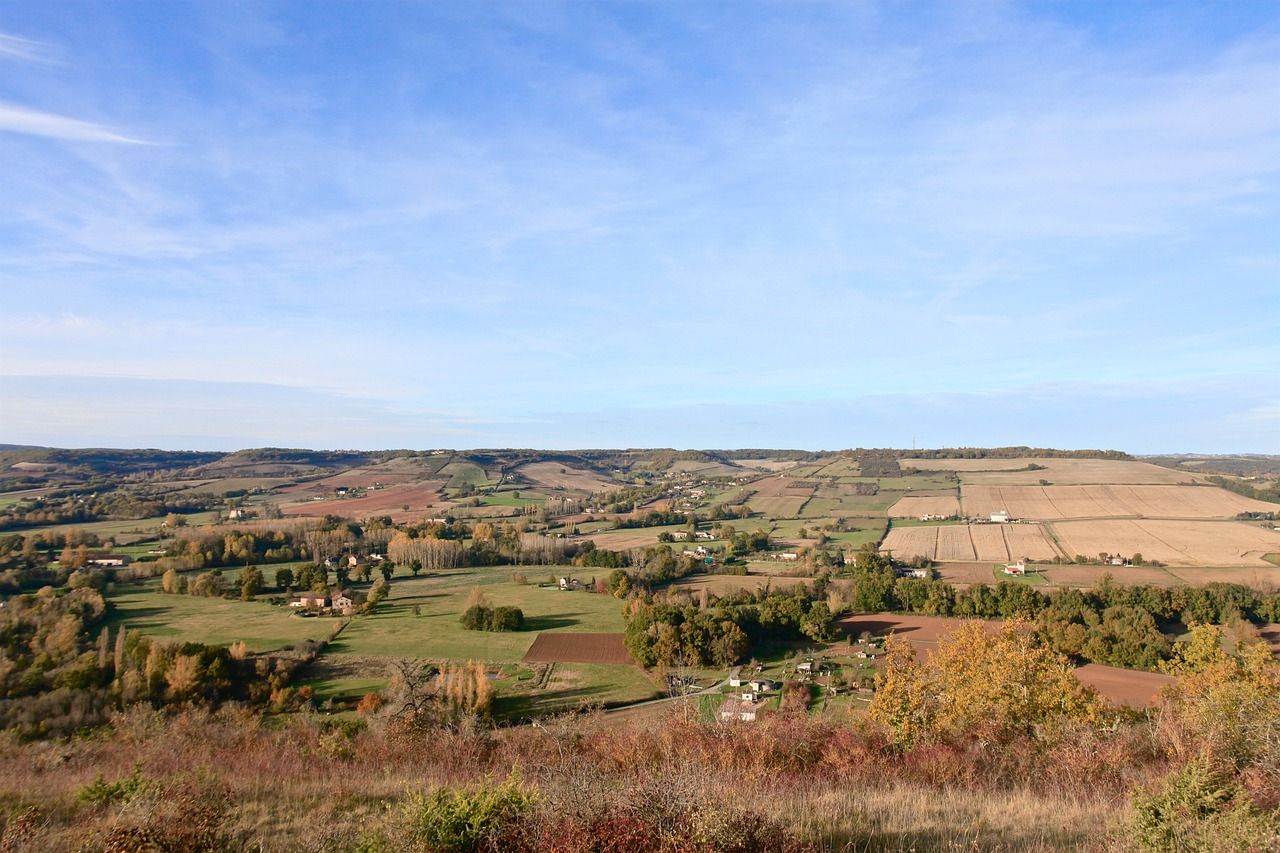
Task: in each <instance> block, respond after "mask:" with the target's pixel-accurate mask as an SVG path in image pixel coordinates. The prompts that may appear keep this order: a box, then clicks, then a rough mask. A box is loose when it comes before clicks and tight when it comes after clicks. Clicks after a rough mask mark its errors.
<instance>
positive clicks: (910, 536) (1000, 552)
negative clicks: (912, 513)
mask: <svg viewBox="0 0 1280 853" xmlns="http://www.w3.org/2000/svg"><path fill="white" fill-rule="evenodd" d="M881 550H882V551H892V552H893V554H894V556H895V557H897V558H898V559H900V560H909V559H911V558H912V557H915V556H923V557H928V558H929V559H931V560H938V561H939V562H968V561H976V560H992V561H1004V560H1008V559H1015V560H1016V559H1019V558H1021V557H1029V558H1031V559H1033V560H1051V559H1053V558H1054V557H1055V556H1057V553H1058V552H1057V550H1056V549H1055V548H1054V547H1053V543H1052V542H1051V541H1050V540H1049V539H1048V538H1047V537H1046V531H1045V529H1044V527H1043V526H1042V525H1038V524H944V525H939V526H936V527H895V528H893V529H892V530H890V531H889V535H888V536H887V537H885V540H884V544H883V545H882V546H881ZM1081 553H1090V552H1087V551H1085V552H1081ZM1092 553H1095V554H1096V553H1097V552H1096V551H1094V552H1092ZM1144 553H1145V552H1144ZM987 580H990V578H987Z"/></svg>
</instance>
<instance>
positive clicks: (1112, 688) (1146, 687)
mask: <svg viewBox="0 0 1280 853" xmlns="http://www.w3.org/2000/svg"><path fill="white" fill-rule="evenodd" d="M1076 678H1078V679H1080V681H1081V683H1082V684H1084V685H1085V686H1086V687H1092V688H1093V689H1094V690H1096V691H1098V695H1099V696H1102V697H1103V698H1104V699H1106V700H1108V701H1109V702H1112V703H1113V704H1116V705H1126V706H1128V707H1130V708H1145V707H1146V706H1148V705H1151V704H1152V703H1154V702H1155V701H1156V699H1157V698H1158V697H1159V695H1160V690H1161V688H1163V687H1164V686H1165V685H1166V684H1172V683H1173V678H1172V676H1168V675H1162V674H1161V673H1158V672H1142V671H1141V670H1136V669H1121V668H1119V667H1115V666H1103V665H1102V664H1100V663H1087V664H1085V665H1084V666H1081V667H1077V668H1076Z"/></svg>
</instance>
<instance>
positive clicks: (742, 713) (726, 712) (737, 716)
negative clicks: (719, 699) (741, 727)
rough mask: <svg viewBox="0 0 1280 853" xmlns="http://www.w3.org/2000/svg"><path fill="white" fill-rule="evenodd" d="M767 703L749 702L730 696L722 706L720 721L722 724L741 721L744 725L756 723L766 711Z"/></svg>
mask: <svg viewBox="0 0 1280 853" xmlns="http://www.w3.org/2000/svg"><path fill="white" fill-rule="evenodd" d="M767 704H768V703H767V702H747V701H744V700H742V699H738V698H736V697H734V696H730V697H729V698H728V699H726V700H724V704H723V705H721V706H720V720H721V721H722V722H726V723H729V722H733V721H734V720H740V721H742V722H744V723H754V722H755V721H756V719H757V718H758V717H759V715H760V712H761V711H763V710H764V707H765V705H767Z"/></svg>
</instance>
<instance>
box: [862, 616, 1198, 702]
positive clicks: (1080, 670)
mask: <svg viewBox="0 0 1280 853" xmlns="http://www.w3.org/2000/svg"><path fill="white" fill-rule="evenodd" d="M975 622H976V623H977V624H980V625H982V626H983V627H984V628H986V629H987V630H989V631H995V630H997V629H998V628H999V627H1000V624H1001V623H1000V622H998V621H994V620H974V619H959V618H956V617H949V616H921V615H918V614H914V613H913V614H901V613H870V614H866V615H862V616H849V617H846V618H844V619H841V620H840V621H839V626H840V628H841V630H843V631H845V632H847V633H849V634H851V635H853V636H857V635H859V634H861V633H862V632H863V631H870V632H871V633H872V634H875V635H884V634H889V633H893V634H896V635H898V636H900V637H905V638H906V639H908V640H910V641H911V644H912V646H914V647H915V649H916V654H917V656H923V655H927V654H928V653H929V652H930V651H932V650H933V649H934V648H935V647H936V646H937V643H938V640H939V639H940V638H942V637H945V636H947V635H948V634H950V633H951V632H952V631H954V630H956V629H957V628H959V627H961V626H962V625H966V624H973V623H975ZM1076 677H1077V678H1079V679H1080V682H1081V683H1082V684H1084V685H1085V686H1086V687H1092V688H1093V689H1094V690H1096V691H1097V692H1098V695H1100V696H1101V697H1102V698H1104V699H1106V700H1107V701H1108V702H1111V703H1113V704H1116V705H1126V706H1129V707H1135V708H1140V707H1145V706H1147V705H1150V704H1151V703H1152V702H1154V701H1155V700H1156V698H1157V697H1158V695H1159V692H1160V689H1161V688H1162V687H1164V686H1165V685H1166V684H1168V683H1170V682H1171V681H1172V680H1173V679H1172V678H1170V677H1169V676H1167V675H1161V674H1159V673H1154V672H1143V671H1141V670H1132V669H1120V668H1119V667H1114V666H1103V665H1101V664H1094V663H1091V664H1085V665H1084V666H1081V667H1077V668H1076Z"/></svg>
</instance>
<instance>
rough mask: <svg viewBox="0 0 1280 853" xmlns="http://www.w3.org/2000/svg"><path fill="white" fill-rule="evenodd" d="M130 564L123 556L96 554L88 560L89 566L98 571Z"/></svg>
mask: <svg viewBox="0 0 1280 853" xmlns="http://www.w3.org/2000/svg"><path fill="white" fill-rule="evenodd" d="M130 562H132V561H131V560H130V559H129V557H127V556H125V555H124V554H97V555H95V556H92V557H90V558H89V565H90V566H95V567H97V568H100V569H111V568H118V567H120V566H127V565H129V563H130Z"/></svg>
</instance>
